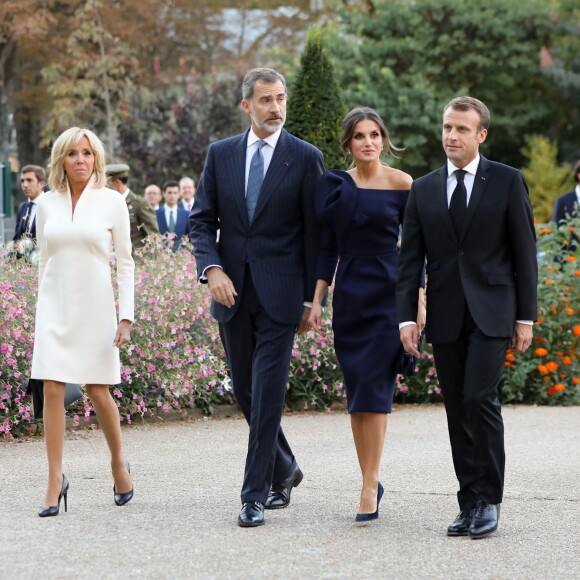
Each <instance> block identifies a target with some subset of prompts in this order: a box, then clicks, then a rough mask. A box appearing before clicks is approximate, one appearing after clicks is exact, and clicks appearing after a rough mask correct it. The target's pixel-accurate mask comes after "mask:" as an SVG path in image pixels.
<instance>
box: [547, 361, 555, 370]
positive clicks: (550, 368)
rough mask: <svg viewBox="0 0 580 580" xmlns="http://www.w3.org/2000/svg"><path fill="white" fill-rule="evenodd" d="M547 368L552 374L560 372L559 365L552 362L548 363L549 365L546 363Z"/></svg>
mask: <svg viewBox="0 0 580 580" xmlns="http://www.w3.org/2000/svg"><path fill="white" fill-rule="evenodd" d="M546 368H547V369H548V370H549V371H550V372H552V371H557V370H558V365H557V363H555V362H552V361H550V362H547V363H546Z"/></svg>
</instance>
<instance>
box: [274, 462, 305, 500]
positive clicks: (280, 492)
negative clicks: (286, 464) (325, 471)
mask: <svg viewBox="0 0 580 580" xmlns="http://www.w3.org/2000/svg"><path fill="white" fill-rule="evenodd" d="M303 478H304V474H303V473H302V471H301V470H300V468H299V467H298V466H296V469H295V470H294V471H293V472H292V473H291V474H290V475H289V476H288V477H287V478H286V479H285V480H284V481H282V482H280V483H277V484H275V485H272V489H271V490H270V495H269V496H268V499H267V500H266V504H265V508H266V509H267V510H279V509H282V508H285V507H288V505H289V504H290V494H291V493H292V488H293V487H298V486H299V485H300V482H301V481H302V479H303Z"/></svg>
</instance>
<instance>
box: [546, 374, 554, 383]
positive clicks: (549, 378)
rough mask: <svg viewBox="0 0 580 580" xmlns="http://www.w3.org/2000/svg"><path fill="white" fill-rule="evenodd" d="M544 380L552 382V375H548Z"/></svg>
mask: <svg viewBox="0 0 580 580" xmlns="http://www.w3.org/2000/svg"><path fill="white" fill-rule="evenodd" d="M544 380H545V381H547V382H548V383H549V382H550V381H551V380H552V378H551V377H550V375H546V376H545V377H544Z"/></svg>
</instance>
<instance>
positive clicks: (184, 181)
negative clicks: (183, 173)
mask: <svg viewBox="0 0 580 580" xmlns="http://www.w3.org/2000/svg"><path fill="white" fill-rule="evenodd" d="M179 195H180V196H181V199H180V200H179V205H180V206H181V207H182V208H183V209H184V210H185V211H187V213H188V215H189V212H190V211H191V208H192V207H193V198H194V196H195V181H193V179H192V178H191V177H182V178H181V179H180V180H179Z"/></svg>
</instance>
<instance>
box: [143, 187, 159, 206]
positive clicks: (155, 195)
mask: <svg viewBox="0 0 580 580" xmlns="http://www.w3.org/2000/svg"><path fill="white" fill-rule="evenodd" d="M145 199H146V200H147V201H148V202H149V203H150V204H151V207H152V208H153V209H154V210H158V209H159V204H160V203H161V199H162V197H161V189H160V188H159V186H158V185H155V184H154V183H151V184H149V185H148V186H147V187H146V188H145Z"/></svg>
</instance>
